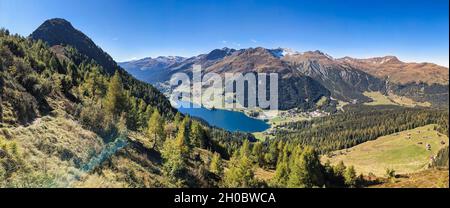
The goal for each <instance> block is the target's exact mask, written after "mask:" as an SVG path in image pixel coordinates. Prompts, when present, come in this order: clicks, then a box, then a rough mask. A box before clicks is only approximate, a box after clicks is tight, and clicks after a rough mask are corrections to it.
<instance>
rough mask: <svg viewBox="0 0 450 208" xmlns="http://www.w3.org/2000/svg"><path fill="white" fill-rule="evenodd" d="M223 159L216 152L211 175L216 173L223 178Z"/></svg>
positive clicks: (211, 165) (210, 169) (210, 168)
mask: <svg viewBox="0 0 450 208" xmlns="http://www.w3.org/2000/svg"><path fill="white" fill-rule="evenodd" d="M222 163H223V162H222V158H220V154H219V153H217V152H215V153H214V155H213V157H212V159H211V163H210V165H209V171H211V173H214V174H216V175H218V176H221V175H222V174H223V164H222Z"/></svg>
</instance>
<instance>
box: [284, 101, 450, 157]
mask: <svg viewBox="0 0 450 208" xmlns="http://www.w3.org/2000/svg"><path fill="white" fill-rule="evenodd" d="M427 124H438V125H439V129H438V131H440V132H441V133H443V134H446V135H448V111H445V110H436V109H427V108H403V107H395V106H376V107H373V106H359V105H358V106H350V107H348V108H347V109H346V112H344V113H339V114H336V115H332V116H329V117H323V118H317V119H313V120H310V121H299V122H292V123H288V124H285V125H282V126H281V127H280V130H279V131H278V132H277V134H276V137H277V138H280V139H283V140H288V141H291V142H296V143H299V144H302V145H312V146H314V147H315V148H317V150H318V151H320V152H321V153H326V152H328V151H332V150H339V149H345V148H349V147H353V146H355V145H357V144H360V143H363V142H366V141H370V140H373V139H376V138H378V137H380V136H383V135H389V134H392V133H396V132H400V131H403V130H407V129H413V128H416V127H420V126H424V125H427Z"/></svg>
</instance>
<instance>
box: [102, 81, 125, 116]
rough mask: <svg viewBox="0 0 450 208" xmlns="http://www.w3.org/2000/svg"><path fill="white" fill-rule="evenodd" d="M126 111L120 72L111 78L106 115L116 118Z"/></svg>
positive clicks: (106, 102) (106, 99)
mask: <svg viewBox="0 0 450 208" xmlns="http://www.w3.org/2000/svg"><path fill="white" fill-rule="evenodd" d="M124 109H125V94H124V90H123V86H122V81H121V79H120V75H119V73H118V72H116V73H115V74H114V76H113V77H112V78H111V80H110V82H109V85H108V91H107V93H106V98H105V110H106V113H107V114H108V115H109V116H111V117H112V118H115V117H117V116H119V115H120V113H121V112H122V111H123V110H124Z"/></svg>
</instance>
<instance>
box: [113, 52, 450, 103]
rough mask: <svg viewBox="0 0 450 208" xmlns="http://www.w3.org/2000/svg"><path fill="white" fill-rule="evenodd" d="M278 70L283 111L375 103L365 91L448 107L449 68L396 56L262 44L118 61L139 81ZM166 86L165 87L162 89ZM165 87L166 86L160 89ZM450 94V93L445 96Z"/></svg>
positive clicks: (150, 81)
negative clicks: (197, 68)
mask: <svg viewBox="0 0 450 208" xmlns="http://www.w3.org/2000/svg"><path fill="white" fill-rule="evenodd" d="M194 64H199V65H201V66H202V68H203V70H204V72H205V73H206V72H215V73H219V74H223V73H226V72H240V73H250V72H267V73H270V72H276V73H279V75H280V81H279V83H280V89H279V93H280V107H281V108H282V109H291V108H295V107H299V108H304V109H308V108H314V107H315V103H316V102H317V101H318V100H319V99H321V98H322V97H324V96H325V97H327V98H329V99H327V100H329V101H330V102H329V103H328V104H329V105H335V103H334V104H333V102H332V101H333V100H341V101H345V102H350V103H362V102H368V101H371V99H370V98H368V97H366V96H364V94H363V93H364V92H366V91H379V92H381V93H383V94H387V93H396V94H401V95H402V96H406V97H409V98H412V99H414V100H417V101H420V102H424V101H427V102H431V103H432V104H434V105H435V106H442V105H448V89H447V90H444V88H447V87H448V83H449V81H448V79H449V70H448V68H446V67H442V66H438V65H435V64H431V63H405V62H402V61H400V60H399V59H398V58H397V57H394V56H385V57H377V58H368V59H356V58H351V57H344V58H339V59H335V58H333V57H331V56H330V55H328V54H326V53H324V52H321V51H307V52H296V51H293V50H289V49H283V48H278V49H266V48H262V47H257V48H248V49H241V50H235V49H230V48H223V49H216V50H213V51H211V52H210V53H208V54H201V55H198V56H194V57H191V58H183V57H158V58H154V59H153V58H145V59H141V60H136V61H130V62H123V63H119V65H120V66H122V67H123V68H125V69H126V70H128V71H129V72H130V73H131V74H133V75H134V76H135V77H137V78H138V79H140V80H143V81H146V82H149V83H152V84H155V85H157V86H160V88H161V86H164V87H167V85H161V83H165V82H167V81H168V80H169V79H170V77H171V75H173V74H174V73H177V72H185V73H188V74H190V72H191V70H192V66H193V65H194ZM164 87H163V88H164ZM162 90H167V89H162ZM443 95H447V96H443Z"/></svg>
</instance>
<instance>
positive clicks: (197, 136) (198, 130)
mask: <svg viewBox="0 0 450 208" xmlns="http://www.w3.org/2000/svg"><path fill="white" fill-rule="evenodd" d="M175 119H176V118H175ZM190 130H191V131H190V140H191V142H192V145H193V146H194V147H199V148H204V147H205V139H206V135H205V130H204V129H203V127H202V126H201V125H200V123H198V122H192V124H191V129H190Z"/></svg>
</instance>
